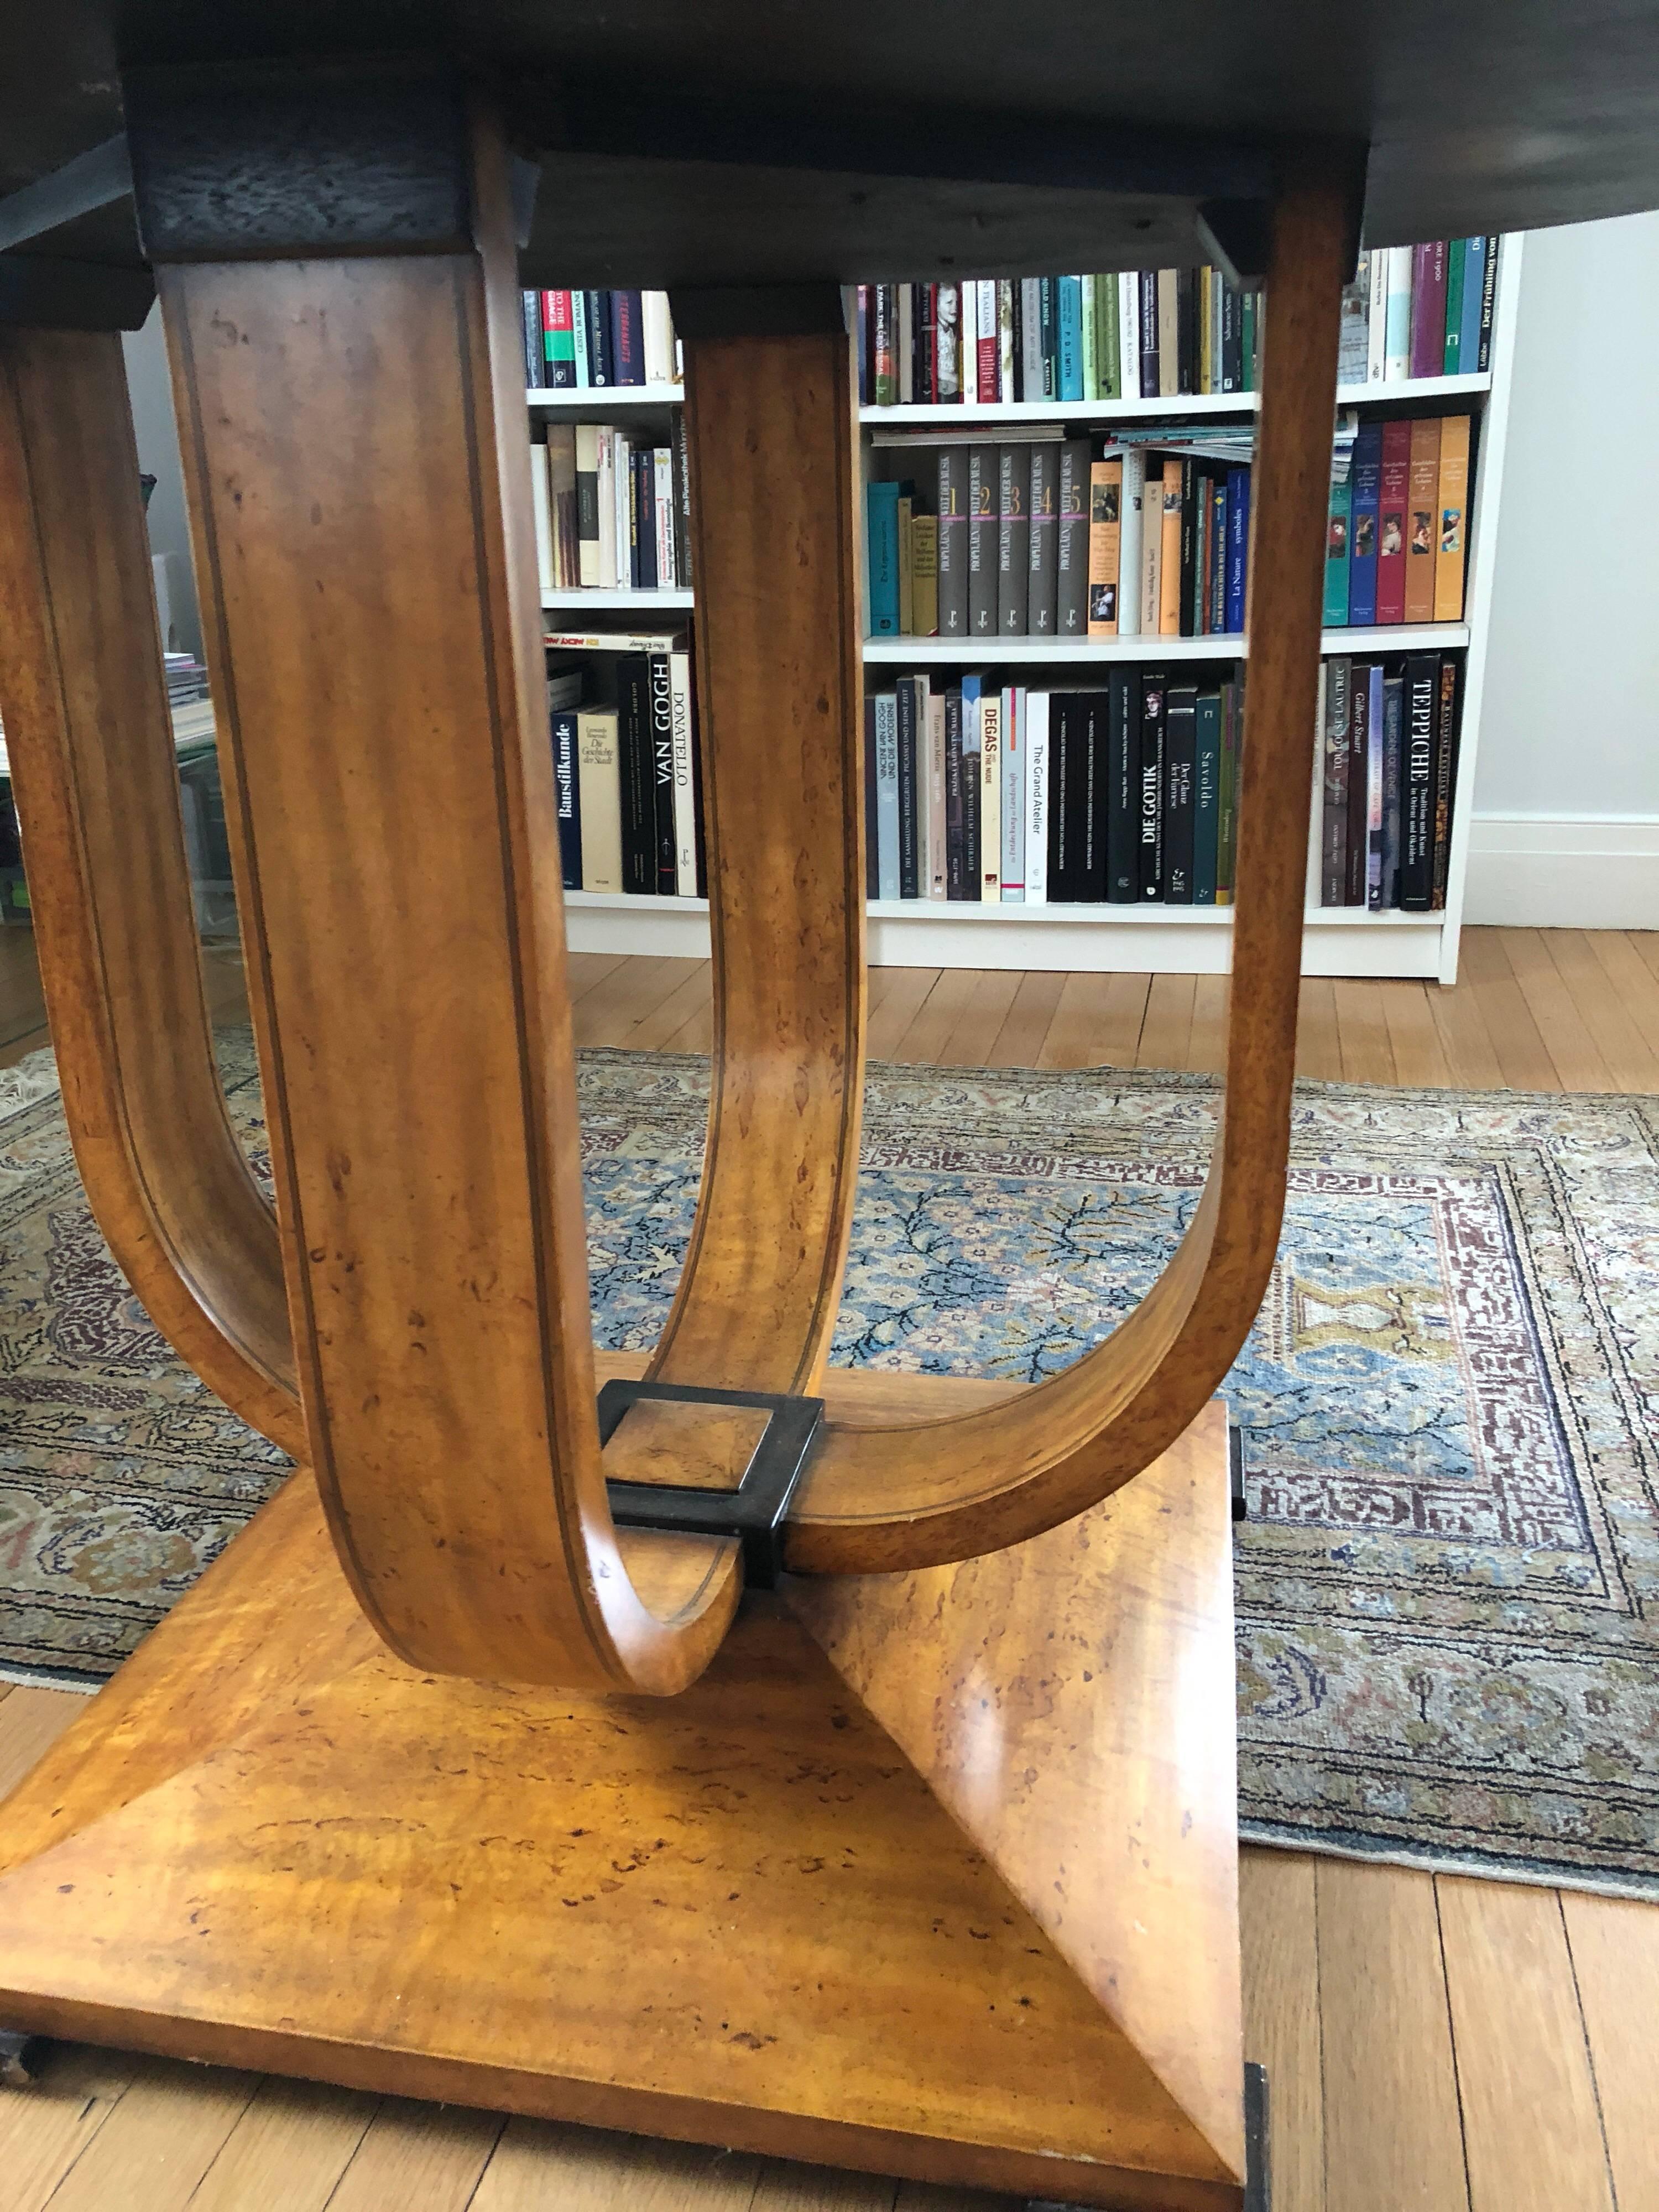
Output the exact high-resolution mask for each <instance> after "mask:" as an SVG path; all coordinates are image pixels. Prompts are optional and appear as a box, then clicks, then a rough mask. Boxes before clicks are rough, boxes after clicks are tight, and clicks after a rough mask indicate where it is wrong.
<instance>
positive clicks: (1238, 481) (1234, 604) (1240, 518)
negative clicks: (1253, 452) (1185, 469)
mask: <svg viewBox="0 0 1659 2212" xmlns="http://www.w3.org/2000/svg"><path fill="white" fill-rule="evenodd" d="M1249 569H1250V472H1249V469H1248V468H1245V467H1243V466H1240V467H1238V468H1236V469H1229V470H1228V471H1227V630H1228V635H1230V636H1232V637H1239V636H1242V635H1243V630H1244V581H1245V579H1246V577H1247V576H1248V575H1249Z"/></svg>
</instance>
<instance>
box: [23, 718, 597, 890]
mask: <svg viewBox="0 0 1659 2212" xmlns="http://www.w3.org/2000/svg"><path fill="white" fill-rule="evenodd" d="M550 720H551V725H552V732H553V796H554V800H555V805H556V812H557V815H558V819H559V867H560V872H561V875H562V880H563V883H564V887H565V889H566V890H568V891H579V890H580V889H581V887H582V814H581V793H580V787H579V786H578V784H577V781H576V714H575V709H574V708H568V707H567V708H560V709H559V710H558V711H557V712H556V714H553V715H552V716H551V717H550ZM3 864H4V863H3V860H0V865H3Z"/></svg>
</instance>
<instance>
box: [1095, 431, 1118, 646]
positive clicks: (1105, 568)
mask: <svg viewBox="0 0 1659 2212" xmlns="http://www.w3.org/2000/svg"><path fill="white" fill-rule="evenodd" d="M1122 517H1123V461H1122V458H1121V455H1117V454H1111V455H1109V456H1108V457H1107V459H1104V460H1100V461H1095V462H1093V463H1091V466H1090V470H1089V588H1088V602H1087V611H1088V635H1090V636H1091V637H1115V636H1116V635H1117V621H1118V573H1119V572H1118V562H1119V557H1120V556H1121V551H1122V544H1123V520H1122Z"/></svg>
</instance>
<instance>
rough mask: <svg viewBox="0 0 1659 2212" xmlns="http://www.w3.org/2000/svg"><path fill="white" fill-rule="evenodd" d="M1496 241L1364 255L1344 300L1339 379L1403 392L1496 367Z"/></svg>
mask: <svg viewBox="0 0 1659 2212" xmlns="http://www.w3.org/2000/svg"><path fill="white" fill-rule="evenodd" d="M1497 301H1498V240H1497V239H1495V238H1437V239H1431V240H1430V241H1429V243H1428V244H1427V245H1426V246H1383V247H1378V248H1376V249H1375V250H1374V251H1372V252H1369V253H1362V254H1361V255H1360V257H1359V263H1358V268H1357V269H1356V270H1355V272H1354V279H1353V282H1352V284H1350V285H1349V286H1348V288H1347V289H1346V291H1345V292H1344V293H1343V295H1342V337H1341V349H1340V354H1339V356H1338V362H1337V378H1338V380H1339V381H1340V383H1343V384H1399V383H1401V382H1403V381H1404V380H1405V379H1407V377H1417V376H1468V375H1470V374H1484V373H1485V372H1486V370H1488V369H1489V368H1491V367H1492V316H1493V313H1494V312H1495V310H1496V307H1497Z"/></svg>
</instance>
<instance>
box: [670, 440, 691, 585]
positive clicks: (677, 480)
mask: <svg viewBox="0 0 1659 2212" xmlns="http://www.w3.org/2000/svg"><path fill="white" fill-rule="evenodd" d="M674 581H675V582H676V583H677V584H678V586H679V587H680V589H681V591H683V592H689V591H690V588H691V446H690V438H689V436H688V435H687V432H686V428H685V410H684V408H683V407H682V408H681V410H680V411H679V413H678V415H677V416H675V417H674Z"/></svg>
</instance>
